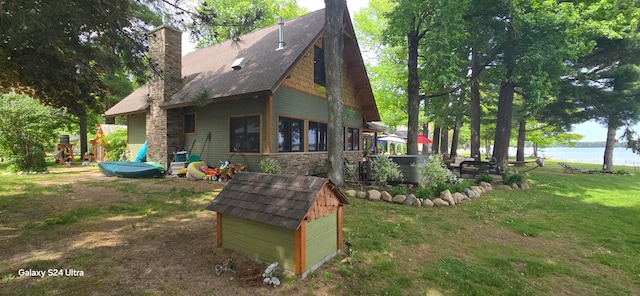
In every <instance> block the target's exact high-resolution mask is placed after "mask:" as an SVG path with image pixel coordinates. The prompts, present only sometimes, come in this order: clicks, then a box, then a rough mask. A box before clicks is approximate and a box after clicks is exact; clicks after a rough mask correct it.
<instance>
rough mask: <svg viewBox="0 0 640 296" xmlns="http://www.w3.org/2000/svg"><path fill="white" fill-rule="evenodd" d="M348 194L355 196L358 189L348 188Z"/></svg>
mask: <svg viewBox="0 0 640 296" xmlns="http://www.w3.org/2000/svg"><path fill="white" fill-rule="evenodd" d="M345 193H346V194H347V196H349V197H355V196H356V191H355V190H353V189H349V190H347V192H345Z"/></svg>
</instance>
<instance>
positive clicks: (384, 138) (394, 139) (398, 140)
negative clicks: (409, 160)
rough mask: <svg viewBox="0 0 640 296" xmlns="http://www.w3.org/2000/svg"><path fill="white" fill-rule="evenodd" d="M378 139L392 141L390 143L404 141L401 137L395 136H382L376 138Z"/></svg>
mask: <svg viewBox="0 0 640 296" xmlns="http://www.w3.org/2000/svg"><path fill="white" fill-rule="evenodd" d="M378 141H385V142H392V143H405V140H404V139H403V138H399V137H396V136H384V137H382V138H378Z"/></svg>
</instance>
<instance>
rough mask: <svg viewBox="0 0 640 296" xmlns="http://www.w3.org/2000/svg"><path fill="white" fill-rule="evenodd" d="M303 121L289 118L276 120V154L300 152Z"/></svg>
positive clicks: (301, 148)
mask: <svg viewBox="0 0 640 296" xmlns="http://www.w3.org/2000/svg"><path fill="white" fill-rule="evenodd" d="M303 131H304V120H302V119H295V118H289V117H279V118H278V152H302V151H303V150H304V148H303V145H302V137H304V132H303Z"/></svg>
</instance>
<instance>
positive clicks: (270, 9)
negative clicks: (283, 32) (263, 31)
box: [178, 0, 307, 48]
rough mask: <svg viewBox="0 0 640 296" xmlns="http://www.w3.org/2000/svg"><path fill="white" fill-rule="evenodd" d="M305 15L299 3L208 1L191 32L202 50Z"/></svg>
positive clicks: (284, 0) (198, 9)
mask: <svg viewBox="0 0 640 296" xmlns="http://www.w3.org/2000/svg"><path fill="white" fill-rule="evenodd" d="M184 13H185V12H184V11H181V13H179V14H178V16H179V15H182V14H184ZM305 13H307V11H306V9H304V8H301V7H300V6H298V5H297V3H296V1H295V0H205V1H202V2H200V4H199V5H198V6H197V7H196V11H195V13H194V14H195V16H196V20H193V21H192V22H191V23H190V24H188V25H187V28H188V29H189V30H190V31H191V32H192V36H193V37H194V38H195V39H197V40H198V44H197V47H198V48H202V47H205V46H208V45H211V44H215V43H218V42H222V41H224V40H227V39H232V38H236V37H238V36H240V35H243V34H245V33H248V32H250V31H252V30H255V29H258V28H263V27H266V26H269V25H273V24H276V23H277V21H278V17H281V18H283V19H285V20H286V19H291V18H295V17H298V16H301V15H303V14H305Z"/></svg>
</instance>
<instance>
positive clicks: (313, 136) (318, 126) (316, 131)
mask: <svg viewBox="0 0 640 296" xmlns="http://www.w3.org/2000/svg"><path fill="white" fill-rule="evenodd" d="M309 151H327V124H326V123H320V122H313V121H309Z"/></svg>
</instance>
